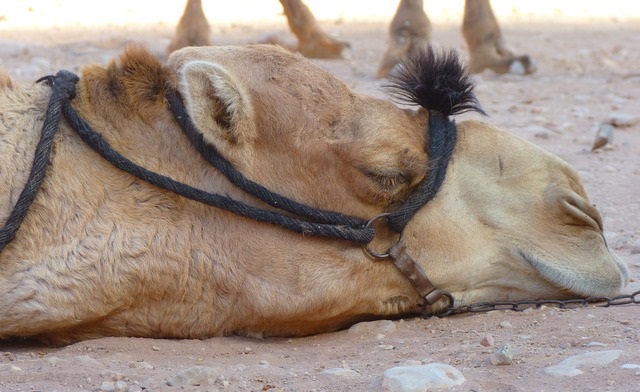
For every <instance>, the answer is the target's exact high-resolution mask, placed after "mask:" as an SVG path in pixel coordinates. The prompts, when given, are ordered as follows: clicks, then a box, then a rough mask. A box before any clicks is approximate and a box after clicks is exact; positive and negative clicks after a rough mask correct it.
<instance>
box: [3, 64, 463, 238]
mask: <svg viewBox="0 0 640 392" xmlns="http://www.w3.org/2000/svg"><path fill="white" fill-rule="evenodd" d="M78 81H79V78H78V77H77V76H76V75H75V74H73V73H71V72H69V71H64V70H63V71H59V72H58V73H57V74H56V75H55V76H53V75H50V76H46V77H44V78H41V79H39V80H38V82H46V83H47V84H49V85H50V86H51V88H52V90H53V92H52V94H51V98H50V100H49V104H48V107H47V112H46V118H45V121H44V124H43V127H42V135H41V139H40V142H39V143H38V146H37V148H36V153H35V158H34V164H33V166H32V170H31V173H30V175H29V178H28V180H27V183H26V185H25V187H24V189H23V191H22V193H21V195H20V196H19V198H18V202H17V203H16V205H15V207H14V210H13V211H12V213H11V215H10V216H9V218H8V219H7V222H6V223H5V226H4V227H3V228H2V229H1V230H0V251H2V249H3V248H4V247H5V246H6V245H7V244H8V243H9V242H11V240H13V238H15V235H16V233H17V231H18V229H19V227H20V224H21V223H22V221H23V220H24V217H25V216H26V213H27V210H28V208H29V205H30V204H31V203H32V202H33V200H34V199H35V196H36V193H37V191H38V189H39V187H40V184H41V183H42V181H43V180H44V175H45V171H46V166H47V164H48V162H49V156H50V151H51V147H52V141H53V137H54V136H55V133H56V131H57V129H58V125H59V122H60V120H61V114H63V115H64V117H65V119H66V120H67V122H68V123H69V125H70V126H71V127H72V128H73V129H74V130H75V131H76V132H77V133H78V135H79V136H80V138H81V139H82V140H83V141H84V142H85V143H87V144H88V145H89V146H91V148H93V149H94V150H95V151H96V152H98V153H99V154H100V155H101V156H102V157H103V158H104V159H106V160H107V161H108V162H110V163H111V164H113V165H114V166H116V167H118V168H119V169H121V170H123V171H126V172H127V173H130V174H131V175H133V176H135V177H138V178H140V179H142V180H144V181H146V182H149V183H150V184H153V185H155V186H157V187H160V188H163V189H166V190H169V191H171V192H173V193H176V194H178V195H180V196H183V197H185V198H188V199H191V200H195V201H199V202H202V203H204V204H208V205H211V206H214V207H217V208H220V209H224V210H227V211H230V212H232V213H234V214H237V215H240V216H243V217H247V218H251V219H254V220H256V221H260V222H266V223H270V224H274V225H277V226H280V227H283V228H286V229H289V230H292V231H294V232H297V233H300V234H305V235H313V236H322V237H331V238H337V239H342V240H348V241H352V242H356V243H359V244H368V243H370V242H371V241H373V239H374V237H375V229H374V227H373V225H371V224H369V222H370V221H367V220H364V219H360V218H356V217H351V216H347V215H344V214H341V213H338V212H332V211H325V210H321V209H317V208H312V207H309V206H307V205H304V204H301V203H298V202H296V201H294V200H291V199H289V198H286V197H284V196H281V195H279V194H277V193H274V192H272V191H269V190H268V189H266V188H264V187H263V186H261V185H259V184H257V183H255V182H253V181H251V180H249V179H247V178H246V177H245V176H244V175H243V174H242V173H240V172H239V171H237V170H236V169H235V168H234V167H233V166H232V165H231V164H230V163H229V162H228V161H227V160H226V159H224V158H223V157H222V156H221V155H220V154H219V153H218V152H217V151H216V150H215V148H214V147H213V146H211V145H209V144H207V143H206V142H205V141H204V138H203V136H202V133H201V132H200V131H198V129H197V128H196V126H195V125H194V124H193V122H192V121H191V119H190V117H189V115H188V114H187V112H186V109H185V107H184V104H183V102H182V98H181V97H180V95H179V94H178V92H177V91H175V90H173V89H171V90H170V92H169V94H168V96H167V100H168V102H169V106H170V108H171V110H172V112H173V113H174V115H175V119H176V121H177V122H178V123H179V125H180V127H181V128H182V129H183V131H184V132H185V134H186V135H187V137H188V138H189V140H190V141H191V143H192V144H193V146H194V147H195V148H196V150H197V151H198V152H199V153H200V154H201V155H202V156H203V157H204V158H205V159H206V160H207V161H208V162H210V163H211V164H212V165H213V166H214V167H216V168H217V169H218V170H220V171H221V172H222V173H223V174H224V175H225V176H227V178H228V179H229V180H230V181H231V182H232V183H233V184H235V185H236V186H238V187H239V188H241V189H242V190H244V191H245V192H247V193H249V194H251V195H253V196H255V197H257V198H258V199H260V200H262V201H263V202H265V203H267V204H269V205H270V206H272V207H275V208H278V209H280V210H283V211H285V212H287V213H288V214H283V213H280V212H276V211H271V210H267V209H264V208H259V207H254V206H251V205H248V204H246V203H242V202H239V201H236V200H233V199H231V198H229V197H226V196H222V195H219V194H215V193H210V192H205V191H203V190H200V189H197V188H194V187H192V186H189V185H187V184H183V183H180V182H178V181H175V180H173V179H171V178H169V177H166V176H163V175H160V174H157V173H154V172H151V171H149V170H147V169H145V168H143V167H141V166H139V165H137V164H135V163H134V162H132V161H131V160H129V159H127V158H126V157H124V156H122V155H121V154H120V153H118V152H117V151H115V150H114V149H113V148H112V147H111V146H110V145H109V143H108V142H107V141H106V140H105V139H104V138H103V137H102V135H100V134H99V133H97V132H95V131H94V130H93V129H91V127H90V126H89V124H87V123H86V122H85V121H84V120H83V119H82V118H80V116H79V115H78V113H77V112H76V111H75V109H73V107H72V105H71V100H72V99H73V98H74V97H75V86H76V84H77V82H78ZM428 140H429V143H428V153H429V160H430V167H431V170H429V172H428V174H427V176H426V177H425V178H424V179H423V181H422V182H421V183H420V184H418V185H417V186H416V188H415V190H414V191H413V192H412V193H411V195H410V196H409V197H408V199H407V200H406V202H405V203H404V204H403V205H402V206H401V207H400V208H398V209H397V210H394V211H392V212H389V213H388V214H387V220H388V222H389V226H390V227H391V228H392V229H393V230H394V231H396V232H398V233H401V232H402V230H403V229H404V227H405V226H406V224H407V223H408V221H409V220H410V219H411V217H412V216H413V215H414V214H415V213H416V212H417V211H418V209H420V208H421V207H422V206H424V205H425V204H426V203H427V202H429V201H430V200H431V199H433V197H434V196H435V195H436V193H437V192H438V189H439V188H440V185H442V182H443V181H444V177H445V173H446V169H447V165H448V163H449V159H450V157H451V155H452V153H453V149H454V146H455V140H456V127H455V124H454V123H453V122H452V121H451V120H449V118H448V117H446V116H442V115H440V114H438V113H435V112H433V113H431V115H430V121H429V137H428Z"/></svg>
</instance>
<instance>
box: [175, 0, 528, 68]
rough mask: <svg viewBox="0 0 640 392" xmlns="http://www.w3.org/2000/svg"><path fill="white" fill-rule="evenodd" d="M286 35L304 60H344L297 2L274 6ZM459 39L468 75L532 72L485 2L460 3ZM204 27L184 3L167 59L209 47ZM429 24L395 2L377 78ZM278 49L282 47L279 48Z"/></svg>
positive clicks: (411, 0)
mask: <svg viewBox="0 0 640 392" xmlns="http://www.w3.org/2000/svg"><path fill="white" fill-rule="evenodd" d="M280 3H281V4H282V8H283V9H284V14H285V15H286V17H287V22H288V23H289V27H290V29H291V31H292V32H293V33H294V34H295V35H296V37H297V38H298V46H297V47H296V48H289V49H291V50H296V51H298V52H300V53H302V54H303V55H304V56H306V57H315V58H342V57H348V56H349V53H350V50H351V47H350V45H349V43H347V42H343V41H340V40H337V39H335V38H332V37H331V36H329V35H328V34H327V33H325V32H324V31H323V30H322V28H321V27H320V25H319V24H318V22H317V21H316V19H315V17H314V16H313V13H311V11H310V10H309V7H307V6H306V5H305V4H304V3H303V2H302V1H301V0H280ZM462 34H463V36H464V39H465V41H466V42H467V47H468V48H469V64H468V70H469V72H471V73H480V72H482V71H484V70H485V69H490V70H492V71H494V72H497V73H499V74H504V73H517V74H529V73H533V72H535V71H536V69H537V66H536V64H535V62H534V61H533V60H532V59H531V58H530V57H529V56H528V55H516V54H514V53H513V51H511V50H510V49H509V48H508V47H507V46H506V45H505V42H504V39H503V37H502V32H501V31H500V26H499V25H498V21H497V20H496V17H495V15H494V14H493V10H492V9H491V3H490V1H489V0H467V1H465V8H464V20H463V23H462ZM209 36H210V31H209V23H208V22H207V18H206V16H205V14H204V11H203V9H202V1H201V0H187V5H186V7H185V10H184V13H183V15H182V17H181V18H180V22H179V23H178V26H177V28H176V34H175V36H174V38H173V40H172V41H171V43H170V44H169V46H168V48H167V52H168V53H171V52H173V51H175V50H177V49H180V48H183V47H186V46H209V45H211V41H210V39H209ZM430 40H431V22H430V21H429V18H428V17H427V14H426V13H425V12H424V4H423V0H400V4H399V5H398V9H397V10H396V14H395V16H394V17H393V20H392V21H391V25H390V27H389V46H388V48H387V51H386V52H385V54H384V56H383V58H382V61H381V64H380V67H379V69H378V72H377V77H378V78H383V77H386V76H387V75H388V74H389V72H390V71H391V70H392V69H393V67H395V66H396V65H397V64H399V63H401V62H403V61H404V59H405V58H406V56H407V55H408V54H409V53H411V52H413V51H414V50H416V49H417V48H423V47H426V46H428V45H429V41H430ZM279 44H281V45H282V46H287V45H285V44H283V43H280V42H279Z"/></svg>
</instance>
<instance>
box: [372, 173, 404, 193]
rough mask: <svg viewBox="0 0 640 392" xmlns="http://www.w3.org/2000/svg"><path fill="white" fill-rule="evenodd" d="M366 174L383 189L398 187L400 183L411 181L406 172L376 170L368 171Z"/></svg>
mask: <svg viewBox="0 0 640 392" xmlns="http://www.w3.org/2000/svg"><path fill="white" fill-rule="evenodd" d="M365 174H366V175H367V177H369V178H370V179H371V180H373V181H374V182H375V183H376V184H379V185H380V186H381V187H382V188H383V189H385V190H389V189H393V188H396V187H398V186H400V185H405V184H408V183H409V179H408V178H407V176H405V175H404V173H400V172H390V173H389V172H387V173H385V172H374V171H366V172H365Z"/></svg>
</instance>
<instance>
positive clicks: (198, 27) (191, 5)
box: [167, 0, 211, 54]
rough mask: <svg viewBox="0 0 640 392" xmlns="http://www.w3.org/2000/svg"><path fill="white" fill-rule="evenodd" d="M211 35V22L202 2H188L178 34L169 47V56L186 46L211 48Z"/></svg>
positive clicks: (192, 0)
mask: <svg viewBox="0 0 640 392" xmlns="http://www.w3.org/2000/svg"><path fill="white" fill-rule="evenodd" d="M210 33H211V31H210V29H209V22H208V21H207V17H206V16H205V15H204V11H203V9H202V1H201V0H188V1H187V6H186V7H185V8H184V13H183V14H182V18H180V22H179V23H178V26H177V27H176V34H175V35H174V37H173V40H171V43H170V44H169V46H168V47H167V54H171V52H174V51H176V50H178V49H180V48H184V47H185V46H209V45H211V41H210V39H209V35H210Z"/></svg>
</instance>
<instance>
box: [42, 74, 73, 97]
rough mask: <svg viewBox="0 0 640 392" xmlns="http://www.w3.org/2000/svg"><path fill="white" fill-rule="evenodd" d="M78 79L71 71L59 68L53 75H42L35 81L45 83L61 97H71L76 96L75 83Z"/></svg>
mask: <svg viewBox="0 0 640 392" xmlns="http://www.w3.org/2000/svg"><path fill="white" fill-rule="evenodd" d="M79 81H80V78H79V77H78V75H76V74H74V73H73V72H70V71H66V70H64V69H63V70H61V71H58V73H56V74H55V76H54V75H47V76H43V77H41V78H40V79H38V80H36V83H46V84H48V85H49V86H50V87H51V88H52V89H54V91H55V92H56V93H58V94H60V95H61V96H62V97H61V98H62V99H69V100H71V99H73V98H75V97H76V84H78V82H79Z"/></svg>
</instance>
